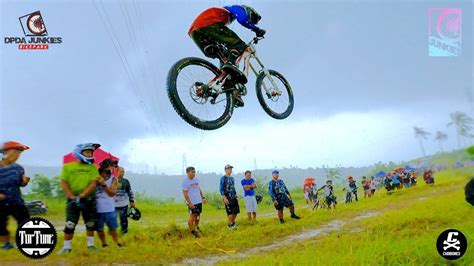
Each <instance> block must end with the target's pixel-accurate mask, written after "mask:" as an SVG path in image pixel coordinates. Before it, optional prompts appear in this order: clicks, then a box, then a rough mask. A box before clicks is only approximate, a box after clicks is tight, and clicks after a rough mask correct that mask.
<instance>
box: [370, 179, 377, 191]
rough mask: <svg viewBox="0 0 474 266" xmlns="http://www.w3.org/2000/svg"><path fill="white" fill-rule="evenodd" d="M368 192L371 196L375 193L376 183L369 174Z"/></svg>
mask: <svg viewBox="0 0 474 266" xmlns="http://www.w3.org/2000/svg"><path fill="white" fill-rule="evenodd" d="M370 179H371V180H370V186H369V187H370V194H371V195H372V196H373V195H374V194H375V190H376V189H377V184H376V181H375V178H374V176H371V177H370Z"/></svg>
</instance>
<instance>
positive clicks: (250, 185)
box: [241, 170, 257, 221]
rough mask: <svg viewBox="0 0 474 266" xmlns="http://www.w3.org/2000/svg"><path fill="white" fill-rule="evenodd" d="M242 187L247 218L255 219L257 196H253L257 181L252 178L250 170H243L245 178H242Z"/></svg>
mask: <svg viewBox="0 0 474 266" xmlns="http://www.w3.org/2000/svg"><path fill="white" fill-rule="evenodd" d="M241 184H242V187H243V188H244V201H245V209H246V210H247V216H248V218H249V220H254V221H255V219H257V198H256V197H255V189H256V188H257V183H255V180H254V179H253V178H252V172H250V171H249V170H247V171H245V178H244V179H242V182H241Z"/></svg>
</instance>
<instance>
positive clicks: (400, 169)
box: [395, 167, 405, 174]
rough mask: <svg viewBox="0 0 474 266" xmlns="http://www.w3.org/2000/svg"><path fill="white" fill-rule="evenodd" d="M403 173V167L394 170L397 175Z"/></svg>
mask: <svg viewBox="0 0 474 266" xmlns="http://www.w3.org/2000/svg"><path fill="white" fill-rule="evenodd" d="M404 171H405V168H403V167H398V168H397V169H395V172H397V173H399V174H400V173H403V172H404Z"/></svg>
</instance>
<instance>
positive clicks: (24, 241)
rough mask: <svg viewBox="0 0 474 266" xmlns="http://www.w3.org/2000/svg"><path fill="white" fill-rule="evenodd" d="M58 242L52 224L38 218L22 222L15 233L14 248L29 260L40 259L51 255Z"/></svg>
mask: <svg viewBox="0 0 474 266" xmlns="http://www.w3.org/2000/svg"><path fill="white" fill-rule="evenodd" d="M57 242H58V235H57V233H56V229H55V228H54V226H53V224H51V223H50V222H49V221H48V220H46V219H44V218H40V217H32V218H30V219H28V220H26V221H24V222H23V223H22V224H21V225H20V226H19V227H18V230H17V231H16V246H17V247H18V249H19V250H20V252H21V253H22V254H23V255H25V256H26V257H28V258H31V259H42V258H45V257H46V256H48V255H49V254H51V252H53V250H54V248H55V247H56V244H57Z"/></svg>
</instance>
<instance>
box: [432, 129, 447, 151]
mask: <svg viewBox="0 0 474 266" xmlns="http://www.w3.org/2000/svg"><path fill="white" fill-rule="evenodd" d="M447 139H448V135H446V134H445V133H443V132H441V131H436V136H435V140H436V141H437V142H438V144H439V151H440V152H443V141H445V140H447Z"/></svg>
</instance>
